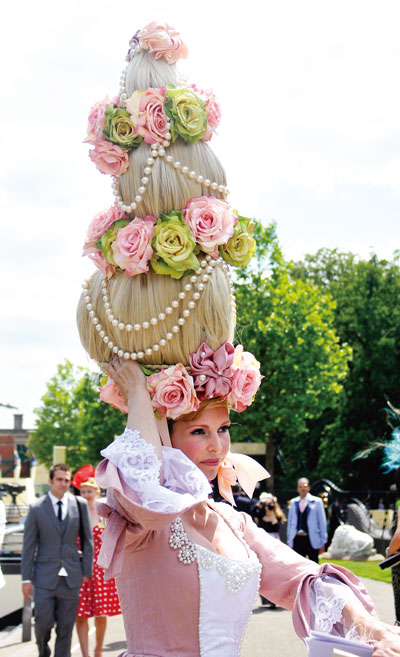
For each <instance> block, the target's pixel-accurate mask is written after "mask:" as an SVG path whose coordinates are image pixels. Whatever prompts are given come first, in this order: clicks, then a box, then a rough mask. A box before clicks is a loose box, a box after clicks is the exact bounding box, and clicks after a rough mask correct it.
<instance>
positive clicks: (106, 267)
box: [82, 246, 115, 278]
mask: <svg viewBox="0 0 400 657" xmlns="http://www.w3.org/2000/svg"><path fill="white" fill-rule="evenodd" d="M82 255H87V256H89V260H92V262H94V264H95V265H96V267H97V268H98V269H100V271H101V273H102V274H103V276H105V277H106V278H111V276H112V275H113V274H114V273H115V267H113V265H111V264H110V263H109V262H107V260H106V259H105V257H104V256H103V253H102V251H101V249H97V248H96V247H95V246H87V247H85V248H84V249H83V254H82Z"/></svg>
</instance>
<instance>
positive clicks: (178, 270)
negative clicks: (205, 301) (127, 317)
mask: <svg viewBox="0 0 400 657" xmlns="http://www.w3.org/2000/svg"><path fill="white" fill-rule="evenodd" d="M253 229H254V224H252V223H251V221H250V219H247V218H245V217H241V216H239V215H237V214H235V213H234V212H233V211H232V209H231V207H230V205H229V203H227V202H226V201H222V200H220V199H218V198H216V197H215V196H200V197H198V198H193V199H190V200H189V201H188V203H187V204H186V207H185V208H184V209H183V210H172V211H171V212H169V213H168V214H163V215H161V216H160V217H159V218H158V219H157V218H156V217H153V216H150V215H149V216H147V217H144V218H143V219H142V218H140V217H135V218H134V219H133V221H130V220H129V219H128V215H126V214H125V213H123V212H122V211H121V210H120V209H119V207H118V206H117V205H116V204H115V205H113V206H111V208H109V209H108V210H105V211H103V212H100V213H99V214H97V215H96V216H95V217H94V218H93V220H92V222H91V223H90V225H89V228H88V233H87V238H86V241H85V244H84V248H83V255H87V256H89V258H90V259H91V260H93V261H94V263H95V264H96V266H97V267H98V268H99V269H100V270H101V272H102V274H103V275H104V276H106V277H107V278H109V277H111V276H112V275H113V274H114V273H115V272H116V271H117V270H118V271H125V275H126V276H135V275H136V274H142V273H144V272H147V271H148V269H149V266H151V268H152V269H153V270H154V271H155V272H156V273H157V274H164V275H170V276H172V277H173V278H176V279H179V278H182V276H183V275H184V274H186V273H188V272H191V271H196V270H197V269H199V267H200V260H199V255H200V254H201V253H203V254H208V255H210V256H211V257H213V258H218V256H222V258H224V260H225V261H226V262H227V263H229V264H231V265H235V266H238V267H243V266H245V265H247V264H248V262H249V261H250V259H251V258H252V257H253V255H254V253H255V250H256V243H255V240H254V238H253V236H252V232H253Z"/></svg>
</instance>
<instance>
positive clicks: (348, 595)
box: [310, 575, 360, 641]
mask: <svg viewBox="0 0 400 657" xmlns="http://www.w3.org/2000/svg"><path fill="white" fill-rule="evenodd" d="M350 600H352V601H355V602H357V597H356V596H355V595H354V593H353V591H352V590H351V589H350V588H349V587H348V586H346V585H345V584H344V583H343V582H340V581H339V580H338V579H336V578H335V577H333V576H331V575H323V576H322V577H320V578H318V579H317V580H315V582H314V584H313V585H312V588H311V596H310V606H311V629H313V630H317V631H318V632H325V633H326V634H332V635H333V636H335V635H336V636H343V637H346V638H347V639H355V640H358V641H359V640H360V636H359V634H358V632H357V631H356V630H355V629H354V628H353V627H350V628H349V627H346V626H345V625H344V623H343V620H342V612H343V608H344V606H345V605H346V604H347V602H349V601H350Z"/></svg>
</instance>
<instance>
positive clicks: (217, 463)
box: [201, 459, 220, 465]
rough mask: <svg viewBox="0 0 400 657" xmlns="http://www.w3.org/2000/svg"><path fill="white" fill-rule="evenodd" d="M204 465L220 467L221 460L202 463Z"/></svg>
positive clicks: (209, 460)
mask: <svg viewBox="0 0 400 657" xmlns="http://www.w3.org/2000/svg"><path fill="white" fill-rule="evenodd" d="M201 463H202V465H219V463H220V460H219V459H208V460H207V461H201Z"/></svg>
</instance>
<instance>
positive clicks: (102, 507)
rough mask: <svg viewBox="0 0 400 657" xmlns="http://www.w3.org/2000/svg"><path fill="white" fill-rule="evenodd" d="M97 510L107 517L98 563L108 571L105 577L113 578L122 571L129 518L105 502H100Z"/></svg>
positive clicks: (103, 516) (100, 514)
mask: <svg viewBox="0 0 400 657" xmlns="http://www.w3.org/2000/svg"><path fill="white" fill-rule="evenodd" d="M96 510H97V513H98V514H99V516H101V517H102V518H107V523H106V527H105V529H104V531H103V533H102V535H101V549H100V552H99V556H98V558H97V563H98V565H99V566H100V567H101V568H104V570H105V571H106V573H105V578H106V579H111V577H114V576H115V575H118V573H120V572H121V568H122V559H123V556H124V548H125V533H126V527H127V520H126V519H125V518H124V517H123V516H121V514H119V513H118V511H116V510H115V509H112V508H111V507H110V506H108V504H105V503H104V502H98V503H97V504H96Z"/></svg>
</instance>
